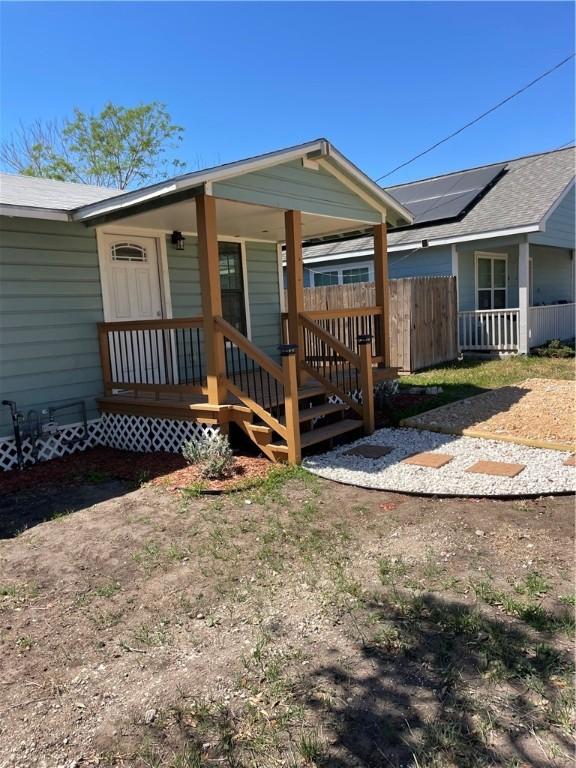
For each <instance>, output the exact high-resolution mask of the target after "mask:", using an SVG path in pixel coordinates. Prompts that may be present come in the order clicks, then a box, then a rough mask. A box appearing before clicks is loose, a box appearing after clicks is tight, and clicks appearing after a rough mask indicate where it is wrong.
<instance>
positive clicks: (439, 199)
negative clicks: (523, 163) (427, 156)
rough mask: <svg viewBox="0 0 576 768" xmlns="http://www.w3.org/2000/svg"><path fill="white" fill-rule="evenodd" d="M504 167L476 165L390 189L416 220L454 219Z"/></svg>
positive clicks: (421, 221) (416, 221)
mask: <svg viewBox="0 0 576 768" xmlns="http://www.w3.org/2000/svg"><path fill="white" fill-rule="evenodd" d="M505 167H506V163H503V164H501V165H491V166H490V167H488V168H476V169H475V170H472V171H462V172H461V173H453V174H450V176H442V177H440V178H437V179H429V180H427V181H416V182H414V184H403V185H402V186H400V187H389V188H388V190H387V191H388V192H390V194H391V195H392V196H393V197H395V198H396V200H398V202H399V203H402V204H403V205H405V206H406V207H407V208H408V209H409V210H410V211H411V212H412V213H413V214H414V224H424V223H427V222H429V221H438V220H440V219H454V218H457V217H458V216H460V215H461V214H462V212H463V211H465V210H466V208H467V207H468V206H469V205H470V204H471V203H472V201H473V200H475V199H476V198H477V197H478V196H480V195H481V194H482V193H483V192H484V191H485V189H486V187H488V186H489V185H490V184H491V183H492V182H493V181H494V180H495V179H496V178H497V177H498V176H499V175H500V174H501V173H502V171H503V170H504V168H505Z"/></svg>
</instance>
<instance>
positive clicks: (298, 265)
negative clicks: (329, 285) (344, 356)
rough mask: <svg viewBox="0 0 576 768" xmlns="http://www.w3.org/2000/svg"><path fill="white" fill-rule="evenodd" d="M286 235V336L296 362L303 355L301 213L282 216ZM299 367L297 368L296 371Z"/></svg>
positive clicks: (290, 212) (289, 212)
mask: <svg viewBox="0 0 576 768" xmlns="http://www.w3.org/2000/svg"><path fill="white" fill-rule="evenodd" d="M284 222H285V234H286V276H287V280H288V286H287V294H288V306H287V308H286V309H287V311H288V336H289V341H290V344H296V345H297V346H298V349H297V351H296V356H297V360H298V361H300V360H302V356H303V354H304V335H303V333H302V329H301V328H300V325H299V322H298V316H299V314H300V312H303V311H304V269H303V265H302V213H301V212H300V211H286V213H285V214H284ZM299 368H300V366H298V369H299Z"/></svg>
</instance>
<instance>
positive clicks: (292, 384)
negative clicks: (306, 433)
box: [279, 344, 302, 464]
mask: <svg viewBox="0 0 576 768" xmlns="http://www.w3.org/2000/svg"><path fill="white" fill-rule="evenodd" d="M297 348H298V347H297V345H296V344H282V345H281V346H280V347H279V350H280V355H281V357H282V370H283V371H284V416H285V418H286V432H287V433H288V434H287V443H288V463H289V464H299V463H300V460H301V458H302V449H301V447H300V410H299V407H298V361H297V357H296V350H297Z"/></svg>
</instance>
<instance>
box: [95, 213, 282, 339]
mask: <svg viewBox="0 0 576 768" xmlns="http://www.w3.org/2000/svg"><path fill="white" fill-rule="evenodd" d="M169 234H170V232H168V231H167V230H162V229H145V228H140V227H119V226H116V227H115V226H106V225H103V226H101V227H96V242H97V246H98V263H99V266H100V287H101V290H102V306H103V312H104V322H110V316H111V313H110V306H111V302H110V298H111V297H110V291H109V281H108V261H107V259H106V256H107V254H106V243H105V242H104V235H113V236H115V237H129V236H130V235H133V236H134V237H149V238H152V239H154V240H155V241H156V252H157V254H158V273H159V279H160V301H161V304H162V317H163V318H165V319H168V320H169V319H171V318H172V317H173V314H172V294H171V292H170V272H169V269H168V248H167V246H166V238H167V237H168V236H169ZM183 234H184V235H186V236H190V237H197V236H198V234H197V232H191V231H183ZM218 242H228V243H240V253H241V257H242V279H243V283H244V308H245V314H246V337H247V338H248V339H249V340H252V316H251V311H250V295H249V288H248V285H249V280H248V257H247V252H246V238H243V237H231V236H229V235H218ZM265 242H268V241H265Z"/></svg>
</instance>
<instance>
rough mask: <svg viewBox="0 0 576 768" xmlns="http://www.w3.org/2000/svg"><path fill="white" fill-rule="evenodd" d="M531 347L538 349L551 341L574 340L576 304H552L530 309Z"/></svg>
mask: <svg viewBox="0 0 576 768" xmlns="http://www.w3.org/2000/svg"><path fill="white" fill-rule="evenodd" d="M528 311H529V316H530V323H529V328H530V347H538V346H540V344H545V343H546V342H547V341H550V339H561V340H564V339H572V338H574V327H575V319H574V318H575V315H574V313H575V311H576V304H550V305H547V306H543V307H530V309H529V310H528Z"/></svg>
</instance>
